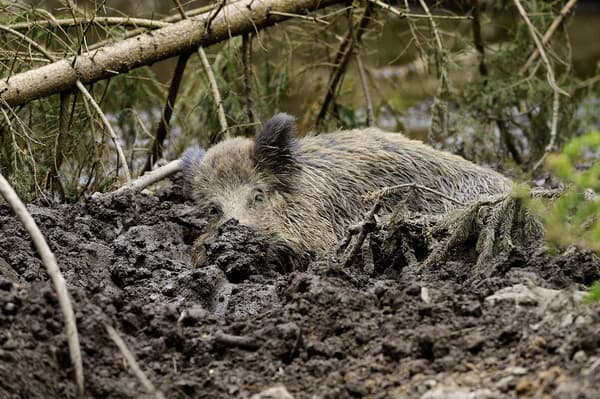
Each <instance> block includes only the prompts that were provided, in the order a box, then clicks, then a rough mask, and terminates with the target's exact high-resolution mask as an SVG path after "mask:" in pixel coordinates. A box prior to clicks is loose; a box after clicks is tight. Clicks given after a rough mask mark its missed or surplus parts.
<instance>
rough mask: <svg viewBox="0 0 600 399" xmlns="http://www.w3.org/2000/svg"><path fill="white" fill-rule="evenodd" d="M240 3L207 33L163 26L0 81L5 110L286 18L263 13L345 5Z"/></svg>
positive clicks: (197, 24) (194, 21)
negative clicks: (7, 105)
mask: <svg viewBox="0 0 600 399" xmlns="http://www.w3.org/2000/svg"><path fill="white" fill-rule="evenodd" d="M251 2H253V0H240V1H237V2H234V3H232V4H229V5H226V6H224V7H223V8H222V9H221V11H220V12H219V13H218V14H217V15H216V16H215V18H214V20H213V21H212V23H211V29H210V31H209V32H207V31H205V29H204V26H205V23H206V21H207V18H208V16H207V15H205V14H202V15H199V16H197V17H193V18H188V19H185V20H182V21H180V22H177V23H174V24H172V25H169V26H167V27H164V28H161V29H157V30H154V31H152V32H149V33H143V34H140V35H138V36H136V37H132V38H130V39H127V40H123V41H121V42H118V43H115V44H113V45H110V46H106V47H103V48H100V49H98V50H93V51H87V52H84V53H82V54H80V55H78V56H77V61H76V62H75V65H72V64H73V57H71V58H67V59H63V60H60V61H57V62H54V63H52V64H48V65H44V66H41V67H39V68H36V69H33V70H30V71H26V72H23V73H19V74H16V75H13V76H12V77H11V78H10V81H9V82H6V81H1V82H0V96H2V98H3V99H4V100H5V101H6V103H7V104H9V105H13V106H14V105H22V104H25V103H27V102H29V101H32V100H34V99H37V98H40V97H45V96H49V95H52V94H55V93H59V92H61V91H64V90H69V89H72V88H74V87H75V86H76V84H77V81H78V80H80V81H81V83H83V84H89V83H93V82H96V81H98V80H102V79H106V78H109V77H113V76H115V75H117V74H121V73H125V72H129V71H130V70H132V69H135V68H138V67H140V66H144V65H150V64H152V63H155V62H158V61H161V60H164V59H167V58H170V57H173V56H176V55H180V54H185V53H187V52H192V51H196V49H197V48H198V47H200V46H203V47H206V46H209V45H211V44H214V43H217V42H220V41H222V40H225V39H228V38H229V37H230V35H231V36H237V35H242V34H244V33H249V32H254V31H255V30H256V29H263V28H265V27H267V26H271V25H273V24H275V23H277V22H281V21H283V20H286V19H288V18H289V17H285V16H281V15H272V14H271V15H269V14H268V12H267V11H280V12H288V13H293V14H306V13H307V12H310V11H313V10H317V9H320V8H325V7H327V6H330V5H333V4H336V3H343V2H344V1H343V0H296V1H285V2H281V1H278V0H263V1H260V2H256V1H254V2H253V3H252V7H251V8H248V7H247V6H248V5H249V4H250V3H251Z"/></svg>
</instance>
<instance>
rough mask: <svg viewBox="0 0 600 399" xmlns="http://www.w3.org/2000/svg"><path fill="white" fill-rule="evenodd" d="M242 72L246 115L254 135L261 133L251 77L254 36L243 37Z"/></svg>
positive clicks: (246, 35)
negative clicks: (253, 99) (253, 98)
mask: <svg viewBox="0 0 600 399" xmlns="http://www.w3.org/2000/svg"><path fill="white" fill-rule="evenodd" d="M242 71H243V75H244V94H245V95H246V115H247V116H248V123H250V124H251V125H252V126H253V128H254V133H256V134H258V133H259V132H260V126H259V123H258V121H257V119H256V113H255V112H254V106H253V101H252V85H251V82H250V77H251V76H252V36H250V34H245V35H244V36H242Z"/></svg>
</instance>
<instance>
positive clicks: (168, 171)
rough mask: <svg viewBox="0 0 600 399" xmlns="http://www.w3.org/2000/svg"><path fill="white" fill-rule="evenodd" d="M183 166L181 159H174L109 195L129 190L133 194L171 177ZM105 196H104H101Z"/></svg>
mask: <svg viewBox="0 0 600 399" xmlns="http://www.w3.org/2000/svg"><path fill="white" fill-rule="evenodd" d="M182 165H183V161H182V160H181V159H176V160H174V161H171V162H169V163H168V164H166V165H163V166H161V167H159V168H156V169H154V170H152V171H150V172H146V173H145V174H143V175H142V176H140V177H138V178H137V179H135V180H132V181H131V182H130V183H129V184H125V185H123V186H121V187H120V188H119V189H117V190H115V191H111V192H110V193H107V194H110V195H115V194H120V193H122V192H124V191H127V190H131V191H133V192H134V193H137V192H139V191H142V190H143V189H144V188H146V187H148V186H150V185H152V184H154V183H156V182H157V181H160V180H162V179H164V178H167V177H169V176H171V175H172V174H174V173H176V172H178V171H180V170H181V168H182ZM102 195H106V194H102Z"/></svg>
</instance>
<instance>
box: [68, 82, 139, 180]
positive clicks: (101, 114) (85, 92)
mask: <svg viewBox="0 0 600 399" xmlns="http://www.w3.org/2000/svg"><path fill="white" fill-rule="evenodd" d="M76 86H77V88H78V89H79V91H80V92H81V94H83V97H84V98H85V99H86V100H87V101H88V102H89V103H90V104H91V105H92V107H93V108H94V110H95V111H96V113H97V114H98V116H99V117H100V119H101V120H102V123H104V126H106V130H108V133H109V134H110V137H111V138H112V139H113V142H114V143H115V148H116V149H117V154H118V156H119V159H120V160H121V163H122V164H123V172H124V173H125V179H126V180H127V182H130V181H131V173H130V172H129V166H128V165H127V158H125V153H124V152H123V148H122V147H121V144H120V143H119V137H117V134H116V133H115V131H114V130H113V128H112V126H111V125H110V122H109V121H108V119H107V118H106V115H104V112H102V109H101V108H100V106H99V105H98V103H97V102H96V100H94V97H92V95H91V94H90V92H89V91H88V90H87V89H86V88H85V86H84V85H83V83H81V81H80V80H78V81H77V83H76Z"/></svg>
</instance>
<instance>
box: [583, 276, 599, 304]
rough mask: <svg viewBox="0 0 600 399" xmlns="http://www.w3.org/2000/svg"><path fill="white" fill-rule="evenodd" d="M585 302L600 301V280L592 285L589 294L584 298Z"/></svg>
mask: <svg viewBox="0 0 600 399" xmlns="http://www.w3.org/2000/svg"><path fill="white" fill-rule="evenodd" d="M584 301H585V302H597V301H600V281H596V282H595V283H594V284H592V286H591V287H590V291H589V293H588V295H587V296H586V297H585V298H584Z"/></svg>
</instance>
